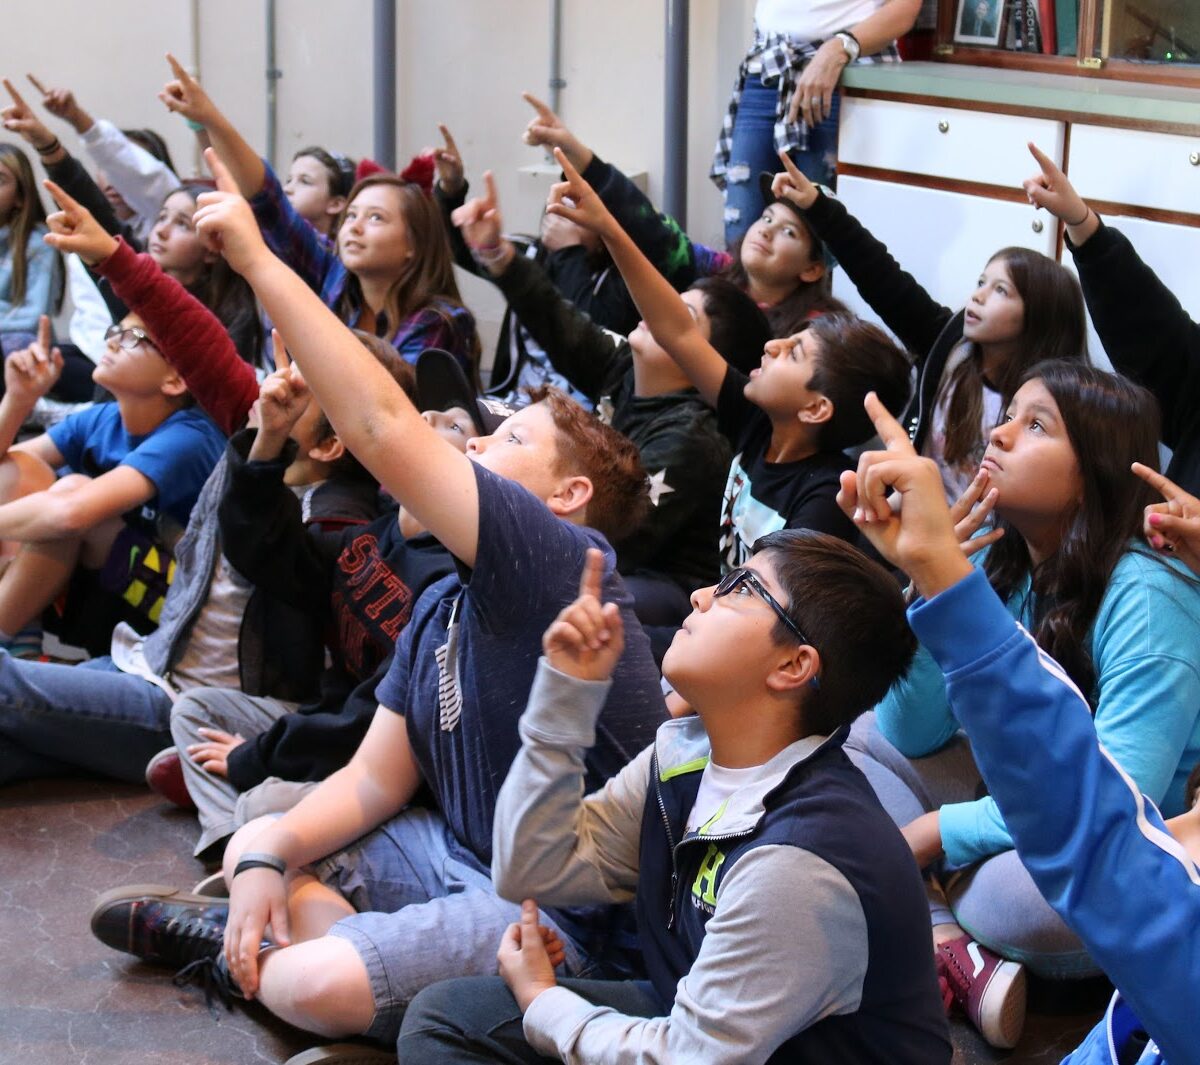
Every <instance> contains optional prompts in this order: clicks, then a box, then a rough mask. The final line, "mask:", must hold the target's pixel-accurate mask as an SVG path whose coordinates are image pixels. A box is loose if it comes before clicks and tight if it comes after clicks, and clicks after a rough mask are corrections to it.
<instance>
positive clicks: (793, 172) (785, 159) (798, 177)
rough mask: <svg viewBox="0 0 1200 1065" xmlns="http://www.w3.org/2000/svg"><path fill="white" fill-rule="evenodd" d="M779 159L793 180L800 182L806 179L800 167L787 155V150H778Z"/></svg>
mask: <svg viewBox="0 0 1200 1065" xmlns="http://www.w3.org/2000/svg"><path fill="white" fill-rule="evenodd" d="M779 161H780V162H781V163H783V169H784V170H786V171H787V172H788V177H790V178H791V179H792V180H793V181H794V182H796V183H797V184H801V183H802V182H803V181H805V180H806V179H805V177H804V174H803V173H802V172H801V170H800V168H799V167H798V166H797V165H796V164H795V163H793V162H792V157H791V156H790V155H788V153H787V152H785V151H781V152H779Z"/></svg>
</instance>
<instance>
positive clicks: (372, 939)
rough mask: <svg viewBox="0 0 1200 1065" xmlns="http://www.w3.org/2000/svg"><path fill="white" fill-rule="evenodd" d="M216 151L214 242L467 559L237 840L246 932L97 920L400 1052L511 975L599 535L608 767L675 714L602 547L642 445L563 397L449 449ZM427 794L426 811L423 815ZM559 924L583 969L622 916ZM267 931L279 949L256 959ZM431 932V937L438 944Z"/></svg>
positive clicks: (634, 482)
mask: <svg viewBox="0 0 1200 1065" xmlns="http://www.w3.org/2000/svg"><path fill="white" fill-rule="evenodd" d="M207 155H208V158H209V161H210V165H212V166H213V167H214V170H215V171H216V173H217V174H218V185H219V187H220V188H221V189H222V190H223V191H221V192H219V193H214V194H212V195H211V196H209V197H206V198H205V202H204V204H203V205H202V207H201V211H200V215H199V224H200V226H201V232H203V233H204V234H205V235H206V237H207V238H208V239H211V240H214V241H218V240H219V242H220V247H221V249H222V254H224V255H225V256H227V257H228V259H229V261H230V264H231V265H232V266H233V267H234V268H236V269H237V270H238V271H239V272H242V273H243V276H245V277H246V278H247V279H248V280H249V281H250V282H251V283H252V284H253V286H254V288H255V291H256V292H257V293H258V295H259V297H260V298H261V299H262V302H263V306H264V307H265V309H266V311H267V313H268V314H270V316H271V318H272V319H273V320H274V321H275V322H276V323H277V325H278V326H279V328H280V332H281V333H282V334H283V336H284V338H285V340H287V341H288V342H289V348H290V350H291V351H292V353H293V355H294V356H295V358H296V360H297V363H298V364H299V365H300V367H301V368H302V369H303V372H304V376H305V380H306V381H307V382H308V386H309V387H310V388H311V389H312V391H313V394H314V395H315V396H317V398H318V399H319V400H320V401H321V405H322V408H323V409H324V410H325V412H326V414H327V415H328V416H329V419H330V421H331V422H332V424H333V425H334V426H335V427H336V428H337V429H338V432H339V435H340V436H341V438H342V439H343V440H344V441H346V443H347V444H348V445H349V446H350V447H351V448H352V449H353V450H355V451H356V452H357V454H359V455H360V456H361V458H362V459H363V461H364V463H365V465H366V466H367V468H368V469H371V470H373V471H375V472H376V473H377V474H379V475H380V480H381V483H382V485H383V486H384V487H385V488H386V489H387V490H388V491H389V492H390V493H391V494H392V495H393V497H394V498H396V499H397V500H398V501H399V502H400V503H401V504H402V505H403V506H404V507H405V508H406V509H407V510H408V511H409V512H410V513H411V514H412V515H413V517H414V518H416V520H417V521H419V522H420V523H421V524H422V525H423V526H424V527H425V528H426V529H428V530H429V532H430V533H431V534H433V535H434V536H436V537H437V538H438V539H439V540H440V541H441V542H442V544H443V545H444V546H445V547H446V549H447V550H448V551H450V553H451V554H452V555H454V557H455V559H456V561H457V563H458V572H457V573H456V574H454V575H451V576H450V577H447V578H446V579H445V580H443V581H440V582H439V583H437V584H435V585H434V586H433V587H431V588H430V589H428V591H426V593H425V594H424V595H423V596H422V597H421V600H420V602H419V603H418V604H417V605H416V607H415V609H414V613H413V618H412V620H411V621H410V622H409V623H408V625H407V626H406V627H405V629H404V631H403V633H402V634H401V638H400V641H399V643H398V645H397V648H396V657H395V659H394V662H393V665H392V669H391V671H390V672H389V674H388V676H387V678H386V679H385V680H384V682H383V684H381V685H380V687H379V691H378V699H379V704H380V705H379V709H378V711H377V712H376V714H375V718H374V720H373V721H372V723H371V726H370V729H369V730H368V732H367V735H366V737H365V738H364V739H363V742H362V744H361V746H360V747H359V749H358V751H357V752H356V753H355V755H354V757H353V758H352V759H351V760H350V762H349V764H348V765H347V766H346V767H345V768H343V769H341V770H339V771H338V772H336V773H334V774H333V775H332V776H330V777H329V778H328V779H326V780H325V781H323V782H322V783H321V784H320V786H318V787H317V788H315V789H314V790H313V791H312V792H310V793H309V794H308V795H306V796H305V798H304V799H302V800H301V802H300V803H299V804H298V805H296V806H295V807H293V808H292V809H291V810H289V811H288V812H287V813H286V814H284V815H283V816H282V817H281V818H279V819H278V820H277V821H274V822H273V823H267V820H266V819H264V820H260V821H257V822H252V823H251V824H249V825H247V826H246V827H245V828H243V829H242V830H241V831H240V832H239V833H238V834H237V835H236V836H235V837H234V838H233V840H231V841H230V844H229V847H228V848H227V849H226V877H227V881H228V882H229V883H230V903H229V911H228V912H229V916H228V923H227V928H223V927H222V925H223V924H225V922H224V921H223V920H222V919H221V918H222V917H223V915H222V914H217V913H214V911H213V908H212V907H210V906H209V905H208V903H209V902H210V901H211V900H207V899H204V900H201V902H200V904H199V905H200V908H199V909H198V910H197V909H196V900H195V899H193V898H191V897H190V896H187V895H179V894H176V893H162V892H153V893H150V894H147V893H146V892H145V891H144V890H131V889H117V890H116V891H114V892H112V893H110V894H109V895H107V896H105V897H102V898H101V899H100V900H99V902H98V903H97V907H96V909H95V910H94V912H93V916H92V928H93V931H94V932H95V933H96V934H97V935H98V936H100V938H101V939H102V940H104V942H106V943H108V944H109V945H111V946H113V947H116V948H117V949H121V950H125V951H130V952H133V953H137V954H139V955H140V956H142V957H144V958H146V959H148V960H155V961H158V962H159V963H167V964H183V963H184V962H187V961H191V960H193V959H198V958H201V957H203V958H206V959H207V960H208V961H209V962H212V963H213V964H214V965H215V969H210V971H212V972H213V973H214V975H218V976H219V977H221V978H226V979H227V978H228V977H232V979H233V980H234V981H235V982H236V985H237V987H238V988H240V990H241V992H242V993H243V994H245V995H247V996H257V997H258V998H260V999H261V1001H262V1002H263V1003H264V1004H265V1005H266V1006H267V1007H268V1008H269V1009H270V1010H271V1011H272V1012H274V1013H275V1014H277V1015H278V1016H280V1017H283V1018H284V1019H285V1020H287V1021H289V1022H290V1023H292V1024H295V1025H297V1026H300V1027H303V1028H306V1029H308V1030H311V1031H315V1032H319V1033H321V1034H325V1035H334V1034H337V1035H345V1034H350V1033H354V1034H366V1035H368V1036H369V1037H370V1038H372V1039H375V1040H379V1041H382V1042H385V1043H391V1042H394V1041H395V1038H396V1034H397V1031H398V1029H399V1025H400V1017H401V1015H402V1013H403V1011H404V1008H405V1007H406V1006H407V1003H408V1001H409V1000H410V999H411V998H412V996H413V995H414V994H415V993H416V992H417V990H419V989H420V988H421V987H423V986H425V985H426V984H428V983H432V982H433V981H434V980H437V979H441V978H443V977H445V976H449V975H454V974H458V973H463V972H488V971H494V965H495V962H494V949H495V948H494V943H495V940H496V939H497V938H498V936H499V934H500V931H501V930H502V929H503V927H504V926H505V925H507V924H508V922H509V921H511V920H512V919H513V916H514V915H515V913H516V912H517V910H516V907H514V906H512V905H511V904H508V903H505V902H502V901H501V900H500V899H499V898H497V896H496V894H495V892H494V890H493V888H492V885H491V881H490V878H489V875H488V864H489V863H490V860H491V849H492V811H493V808H494V804H495V798H496V793H497V791H498V790H499V787H500V783H501V781H502V780H503V778H504V775H505V773H507V771H508V767H509V763H510V762H511V760H512V758H513V756H514V755H515V754H516V752H517V750H518V748H519V746H520V740H519V738H518V735H517V730H516V721H517V717H518V716H519V710H520V707H521V706H522V705H523V704H524V699H525V696H526V695H527V694H528V691H529V684H530V682H531V680H532V675H533V670H534V665H535V660H536V657H537V641H538V639H539V637H540V634H541V632H542V630H543V629H544V628H545V626H546V625H548V624H549V622H550V620H551V619H552V618H553V617H554V616H555V614H557V612H558V611H559V610H560V609H562V607H563V605H565V604H566V603H567V602H569V601H570V600H571V598H572V596H573V594H574V593H573V590H572V588H573V586H574V585H575V583H576V580H577V574H578V571H579V567H580V566H581V565H582V561H583V557H584V555H585V553H586V551H587V549H588V548H589V547H595V546H600V547H602V548H603V550H604V552H605V556H606V563H605V570H606V578H605V584H606V585H607V587H608V588H609V589H610V590H611V592H610V594H612V595H615V596H617V597H619V601H620V602H621V603H622V604H623V608H624V610H625V611H626V618H627V624H628V625H629V626H630V628H631V629H632V630H633V639H632V640H631V645H630V648H629V650H628V651H627V652H626V654H625V656H624V657H623V658H622V661H621V663H620V665H619V666H618V667H617V670H616V675H615V680H614V685H613V694H612V698H611V699H609V700H608V705H607V707H606V708H605V710H604V712H603V714H602V716H601V719H600V725H599V739H598V742H597V748H596V750H595V751H594V752H593V755H592V757H591V758H590V759H589V773H588V776H589V778H590V779H592V780H593V781H595V782H596V783H597V784H598V783H599V782H600V781H602V780H604V779H605V778H607V777H608V776H609V775H611V774H612V773H613V772H614V771H615V770H616V769H617V768H618V767H619V765H621V764H624V761H626V760H627V759H628V757H630V756H632V753H633V752H634V751H635V750H639V749H640V748H641V747H642V746H644V744H645V742H647V741H648V739H649V737H650V735H651V734H652V732H653V728H654V725H655V724H656V723H657V721H658V720H659V719H661V716H662V711H663V701H662V695H661V692H660V690H659V685H658V677H657V671H656V670H655V669H654V666H653V661H652V659H651V657H650V652H649V648H648V645H647V642H646V639H645V637H644V635H642V634H641V633H640V631H639V630H638V629H637V627H636V622H635V621H634V619H633V616H632V613H631V611H630V610H629V600H628V596H627V594H626V593H625V592H624V590H623V589H622V587H621V584H620V578H619V577H618V576H617V575H616V573H615V571H614V570H613V566H612V554H611V549H610V548H609V547H608V545H607V539H606V538H607V537H608V536H612V537H615V538H618V539H619V538H620V536H621V535H623V534H624V533H626V532H628V531H629V529H630V528H631V527H632V526H636V524H637V523H638V521H639V520H640V518H641V516H642V514H644V512H645V507H646V505H647V499H646V494H647V493H646V485H645V473H644V471H643V470H642V469H641V467H640V465H639V464H638V462H637V454H636V451H635V450H634V448H633V446H632V445H631V444H630V443H629V442H628V441H626V440H624V439H623V438H621V437H620V436H619V435H618V434H616V433H615V432H613V431H612V430H611V429H608V428H607V427H605V426H603V425H601V424H599V423H598V422H596V421H595V419H594V418H592V417H591V416H590V415H588V414H587V413H586V412H585V411H583V410H582V409H581V408H580V407H579V406H578V405H577V404H575V403H572V402H571V401H570V400H568V399H566V398H565V397H564V396H562V395H561V394H560V393H553V392H550V393H547V394H546V395H545V396H544V397H535V398H536V400H537V401H536V402H534V403H531V404H530V405H529V406H528V407H526V408H524V409H523V410H521V411H518V412H517V413H516V414H514V415H512V416H511V417H509V418H508V419H506V420H505V421H504V422H503V423H502V424H501V425H500V426H499V428H498V429H497V430H496V432H494V433H492V434H489V435H488V436H483V437H476V438H474V439H472V440H471V441H470V442H469V444H468V453H467V455H466V456H464V455H463V454H462V453H461V452H460V451H459V450H458V449H457V448H455V447H453V446H451V445H450V444H448V443H447V442H445V441H444V440H442V439H440V438H439V437H438V435H437V434H436V432H435V430H434V429H433V428H432V427H431V426H430V425H428V424H427V423H426V421H425V420H424V419H422V417H421V415H420V414H419V413H418V412H417V411H416V409H415V408H414V407H413V406H412V404H411V403H409V402H408V400H407V399H406V398H405V397H404V396H403V394H402V393H401V392H400V391H399V390H398V389H396V388H394V387H393V386H392V384H391V382H390V381H389V380H388V379H387V378H386V376H385V375H383V374H380V373H377V372H376V371H377V367H376V366H375V365H374V363H373V361H372V360H370V359H365V358H363V357H361V352H360V350H359V347H358V345H356V344H354V343H351V342H350V340H349V334H348V332H347V330H346V328H345V326H344V325H342V324H341V323H340V322H339V321H338V320H337V318H336V317H335V316H334V315H333V314H332V313H331V312H330V311H329V310H328V308H326V307H325V306H324V305H323V304H322V302H321V301H320V299H319V298H318V297H317V296H316V294H314V293H313V292H312V291H311V290H310V289H309V288H308V286H307V285H306V284H305V283H304V281H303V280H302V279H301V278H300V277H298V276H297V275H296V274H294V273H292V272H291V271H290V270H289V269H288V268H287V267H286V266H285V265H284V264H283V263H282V262H280V261H279V260H278V259H277V258H276V257H275V256H274V255H272V254H271V252H270V251H269V249H268V248H267V247H266V246H265V245H264V243H263V240H262V237H261V235H260V233H259V230H258V226H257V224H256V222H255V219H254V216H253V214H252V212H251V209H250V207H249V205H248V204H247V203H246V201H245V200H243V199H242V198H241V197H240V196H237V195H236V193H235V191H233V190H235V189H236V184H235V182H234V180H233V178H232V176H231V175H230V174H229V173H228V172H227V171H226V170H225V168H224V167H223V166H222V165H221V164H220V162H219V160H218V158H217V155H216V153H215V152H213V151H211V150H210V151H209V152H208V153H207ZM591 526H594V527H595V528H592V527H591ZM422 785H424V786H425V788H426V789H427V791H426V802H425V803H422V804H421V805H416V804H412V805H410V803H412V800H413V799H414V797H415V796H416V794H417V792H418V789H419V788H421V787H422ZM193 917H194V918H195V920H193ZM181 918H182V920H180V919H181ZM556 919H557V924H558V927H559V929H560V930H562V931H563V934H564V940H566V941H568V948H567V949H568V952H569V961H570V963H571V965H572V966H573V967H574V968H575V970H576V971H578V968H579V967H580V966H583V965H585V964H588V960H587V959H588V958H589V957H590V956H591V953H590V952H591V951H592V950H593V949H594V948H595V947H596V946H597V944H598V943H601V942H605V941H607V940H608V932H609V929H608V928H607V922H606V920H605V918H602V917H597V916H596V915H594V914H593V915H592V917H591V918H590V919H586V918H583V917H581V915H579V914H576V913H573V912H572V911H560V912H558V913H557V914H556ZM268 924H270V926H271V928H272V930H273V942H274V943H275V944H276V945H277V947H278V949H271V950H267V951H265V952H263V953H262V954H261V956H260V953H259V948H260V946H261V944H262V943H263V934H264V931H265V930H266V927H267V925H268ZM433 928H436V929H438V930H439V931H438V932H437V944H436V947H435V949H433V950H427V949H423V946H424V944H426V943H428V941H429V935H430V934H431V933H430V929H433ZM289 930H291V931H289ZM193 933H195V934H193ZM223 933H224V938H225V941H226V944H227V946H226V950H225V952H224V954H223V955H220V949H221V942H222V935H223ZM609 945H610V946H611V944H609ZM197 948H198V950H197ZM218 955H220V957H221V959H222V960H221V961H220V962H216V960H215V959H216V957H217V956H218ZM226 966H228V970H227V971H226V968H225V967H226Z"/></svg>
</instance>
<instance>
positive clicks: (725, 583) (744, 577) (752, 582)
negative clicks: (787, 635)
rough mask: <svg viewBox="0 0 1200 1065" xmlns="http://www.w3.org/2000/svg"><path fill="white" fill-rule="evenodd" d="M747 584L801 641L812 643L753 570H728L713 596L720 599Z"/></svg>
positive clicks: (743, 568)
mask: <svg viewBox="0 0 1200 1065" xmlns="http://www.w3.org/2000/svg"><path fill="white" fill-rule="evenodd" d="M743 584H745V585H748V586H749V588H750V590H751V591H752V592H753V593H754V594H755V595H757V596H758V597H759V598H760V599H761V600H762V601H763V602H764V603H766V604H767V606H769V607H770V608H771V609H772V610H774V611H775V614H776V616H777V617H778V618H779V620H780V621H782V622H783V623H784V624H785V625H786V626H787V627H788V630H789V631H790V632H791V634H792V635H793V636H795V637H796V639H797V640H799V641H800V642H801V643H806V644H809V645H810V646H811V645H812V641H811V640H810V639H809V638H808V637H807V636H805V635H804V633H803V632H801V631H800V626H799V625H797V624H796V623H795V622H794V621H793V620H792V619H791V618H790V617H788V614H787V611H786V610H784V609H783V607H781V606H780V605H779V600H777V599H776V598H775V597H774V596H773V595H772V594H771V593H770V592H768V591H767V589H766V587H765V586H764V585H763V582H762V581H760V580H759V579H758V578H757V577H756V576H755V575H754V571H753V570H749V569H746V568H745V567H742V568H741V569H735V570H730V571H729V572H728V573H726V574H725V576H724V577H722V578H721V581H720V583H719V584H718V585H717V586H716V588H714V589H713V598H714V599H720V598H721V596H723V595H729V594H730V592H733V591H735V590H736V589H737V588H739V587H740V586H741V585H743Z"/></svg>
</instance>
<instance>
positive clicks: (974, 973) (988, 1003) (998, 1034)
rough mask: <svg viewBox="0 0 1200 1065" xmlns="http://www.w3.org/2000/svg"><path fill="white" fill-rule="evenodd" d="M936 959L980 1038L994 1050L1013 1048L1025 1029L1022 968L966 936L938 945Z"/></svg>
mask: <svg viewBox="0 0 1200 1065" xmlns="http://www.w3.org/2000/svg"><path fill="white" fill-rule="evenodd" d="M935 955H936V958H937V969H938V974H939V976H941V977H943V978H944V979H945V981H946V983H947V984H948V985H949V987H950V991H951V992H952V993H953V995H954V998H955V1000H956V1001H957V1002H958V1004H959V1005H960V1006H962V1008H963V1009H964V1010H966V1013H967V1016H968V1017H969V1018H970V1020H971V1023H972V1024H974V1025H975V1027H976V1028H978V1029H979V1032H980V1034H981V1035H982V1036H983V1038H984V1039H986V1040H987V1041H988V1043H990V1044H991V1045H992V1046H994V1047H1000V1048H1002V1049H1006V1050H1008V1049H1011V1048H1012V1047H1015V1046H1016V1045H1017V1042H1018V1041H1019V1040H1020V1038H1021V1030H1022V1029H1023V1028H1024V1027H1025V967H1024V966H1023V965H1021V964H1019V963H1018V962H1015V961H1006V960H1005V959H1004V958H1001V957H1000V956H999V955H998V954H995V953H993V952H992V951H990V950H988V949H987V947H983V946H980V945H979V944H978V943H976V942H975V940H973V939H972V938H971V937H970V936H969V935H962V936H959V937H958V939H952V940H950V941H949V942H947V943H942V944H940V945H939V946H938V947H937V948H936V950H935ZM939 984H940V981H939Z"/></svg>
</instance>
